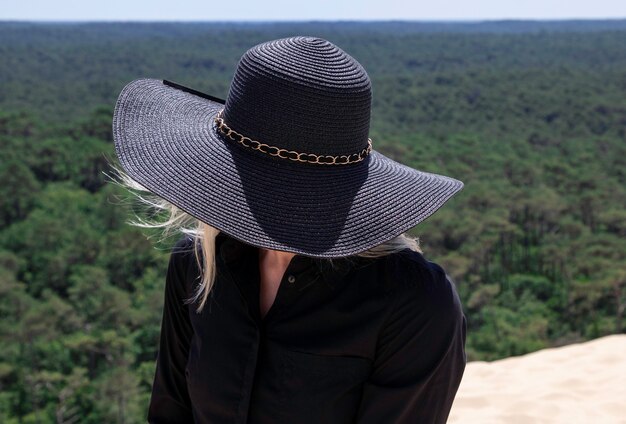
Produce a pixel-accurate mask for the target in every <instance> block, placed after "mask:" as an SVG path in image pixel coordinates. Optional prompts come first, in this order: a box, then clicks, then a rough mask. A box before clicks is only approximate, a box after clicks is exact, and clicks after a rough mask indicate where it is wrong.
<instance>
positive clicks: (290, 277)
mask: <svg viewBox="0 0 626 424" xmlns="http://www.w3.org/2000/svg"><path fill="white" fill-rule="evenodd" d="M287 281H289V282H290V283H293V282H294V281H296V277H294V276H293V275H289V277H287Z"/></svg>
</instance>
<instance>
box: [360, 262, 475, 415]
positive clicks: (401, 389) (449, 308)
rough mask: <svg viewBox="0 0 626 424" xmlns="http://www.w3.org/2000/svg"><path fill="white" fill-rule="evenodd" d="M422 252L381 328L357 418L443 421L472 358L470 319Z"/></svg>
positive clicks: (453, 290)
mask: <svg viewBox="0 0 626 424" xmlns="http://www.w3.org/2000/svg"><path fill="white" fill-rule="evenodd" d="M419 256H420V258H421V259H419V258H417V257H416V259H415V260H413V259H412V264H413V265H417V266H416V267H413V269H419V271H418V272H417V273H415V274H413V273H411V274H410V275H411V277H410V278H409V280H412V281H405V282H403V283H402V284H401V286H402V287H400V289H398V290H396V292H395V301H393V303H392V308H391V311H390V313H389V314H388V316H387V318H386V322H385V324H384V327H383V329H382V330H381V334H380V336H379V339H378V345H377V348H376V357H375V359H374V364H373V370H372V374H371V375H370V378H369V380H368V381H367V382H366V383H365V385H364V390H363V396H362V400H361V404H360V407H359V410H358V412H357V420H356V421H357V422H358V423H422V424H439V423H442V424H443V423H445V422H446V421H447V419H448V415H449V413H450V410H451V408H452V402H453V401H454V397H455V396H456V392H457V389H458V387H459V385H460V383H461V378H462V376H463V372H464V370H465V364H466V362H467V357H466V354H465V338H466V331H467V321H466V318H465V315H464V313H463V309H462V306H461V302H460V299H459V296H458V293H457V291H456V287H455V286H454V284H453V283H452V282H451V281H450V280H449V279H448V278H447V276H446V274H445V272H444V271H443V269H442V268H441V267H439V265H437V264H435V263H432V262H428V261H426V260H425V259H423V257H421V255H419ZM417 262H421V264H418V263H417ZM409 271H410V269H408V268H407V269H405V270H404V272H405V273H406V272H409ZM403 280H407V278H406V277H405V278H403Z"/></svg>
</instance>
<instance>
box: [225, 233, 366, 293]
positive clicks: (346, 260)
mask: <svg viewBox="0 0 626 424" xmlns="http://www.w3.org/2000/svg"><path fill="white" fill-rule="evenodd" d="M257 249H258V247H256V246H253V245H251V244H248V243H246V242H243V241H241V240H238V239H236V238H235V237H232V236H230V235H228V234H226V233H224V232H220V233H219V234H218V235H217V238H216V253H217V254H219V255H220V256H221V258H222V259H223V260H224V262H225V263H226V264H233V263H235V262H237V261H238V260H241V259H242V258H244V256H245V255H246V254H258V252H257ZM358 260H359V258H358V257H356V256H348V257H339V258H332V265H331V261H330V260H329V258H318V257H313V256H306V255H301V254H296V256H294V257H293V259H292V262H291V267H292V270H293V271H295V272H300V271H303V270H305V269H307V268H309V267H315V270H316V271H317V272H318V273H319V274H320V275H321V277H322V279H323V281H325V282H326V283H327V284H328V285H329V286H330V287H331V288H335V287H337V284H338V283H339V282H340V281H341V278H342V277H344V276H345V275H346V274H347V273H348V272H350V270H351V269H352V268H353V267H354V266H355V265H356V263H357V262H358Z"/></svg>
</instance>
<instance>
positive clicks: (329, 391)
mask: <svg viewBox="0 0 626 424" xmlns="http://www.w3.org/2000/svg"><path fill="white" fill-rule="evenodd" d="M283 354H284V356H283V359H284V361H283V379H284V380H283V383H284V384H283V389H284V392H283V400H284V402H285V407H286V408H287V409H289V410H294V411H300V414H302V415H301V416H308V417H309V418H312V417H317V419H318V420H320V421H317V422H324V420H326V422H328V421H327V420H329V419H332V420H333V422H344V421H346V420H348V419H349V418H350V417H351V414H352V412H353V411H355V410H356V408H357V406H358V403H359V401H360V398H361V393H362V388H363V384H364V383H365V381H366V380H367V379H368V377H369V374H370V370H371V366H372V363H371V360H370V359H368V358H362V357H356V356H334V355H322V354H317V353H309V352H302V351H294V350H286V351H284V352H283ZM330 413H333V414H335V413H338V414H347V415H346V416H345V417H339V416H335V415H333V416H332V417H331V416H330V415H327V414H330ZM313 421H315V420H312V422H313Z"/></svg>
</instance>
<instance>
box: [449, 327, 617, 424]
mask: <svg viewBox="0 0 626 424" xmlns="http://www.w3.org/2000/svg"><path fill="white" fill-rule="evenodd" d="M448 422H449V423H464V424H465V423H471V424H474V423H480V424H490V423H506V424H518V423H523V424H527V423H568V424H571V423H585V424H587V423H589V424H592V423H593V424H613V423H620V424H626V334H618V335H611V336H606V337H601V338H599V339H595V340H591V341H588V342H584V343H577V344H572V345H568V346H562V347H558V348H551V349H544V350H540V351H537V352H533V353H529V354H526V355H522V356H515V357H511V358H506V359H501V360H498V361H493V362H483V361H475V362H474V361H472V362H468V363H467V368H466V370H465V374H464V376H463V381H462V382H461V386H460V387H459V392H458V394H457V396H456V399H455V401H454V405H453V406H452V411H451V413H450V417H449V420H448Z"/></svg>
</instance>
